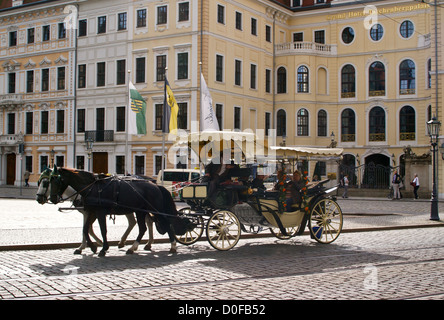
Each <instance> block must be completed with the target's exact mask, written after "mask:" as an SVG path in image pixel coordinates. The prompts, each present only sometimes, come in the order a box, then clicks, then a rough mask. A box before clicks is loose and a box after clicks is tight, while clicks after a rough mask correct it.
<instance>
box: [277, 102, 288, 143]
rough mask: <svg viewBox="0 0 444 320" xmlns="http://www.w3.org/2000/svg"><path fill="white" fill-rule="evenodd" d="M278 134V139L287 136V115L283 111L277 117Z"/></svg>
mask: <svg viewBox="0 0 444 320" xmlns="http://www.w3.org/2000/svg"><path fill="white" fill-rule="evenodd" d="M276 134H277V136H278V137H286V136H287V113H286V112H285V110H282V109H281V110H279V111H278V112H277V115H276Z"/></svg>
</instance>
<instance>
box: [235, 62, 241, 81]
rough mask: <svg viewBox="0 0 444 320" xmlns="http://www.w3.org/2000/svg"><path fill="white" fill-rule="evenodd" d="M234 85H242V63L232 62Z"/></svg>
mask: <svg viewBox="0 0 444 320" xmlns="http://www.w3.org/2000/svg"><path fill="white" fill-rule="evenodd" d="M234 84H235V85H236V86H240V85H242V61H240V60H234Z"/></svg>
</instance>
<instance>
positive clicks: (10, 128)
mask: <svg viewBox="0 0 444 320" xmlns="http://www.w3.org/2000/svg"><path fill="white" fill-rule="evenodd" d="M7 132H8V134H15V113H8V131H7Z"/></svg>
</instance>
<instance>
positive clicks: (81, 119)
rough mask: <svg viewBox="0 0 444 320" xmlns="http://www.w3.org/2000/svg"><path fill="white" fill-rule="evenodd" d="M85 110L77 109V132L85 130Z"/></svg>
mask: <svg viewBox="0 0 444 320" xmlns="http://www.w3.org/2000/svg"><path fill="white" fill-rule="evenodd" d="M85 116H86V112H85V109H78V110H77V132H78V133H83V132H85V123H86V119H85Z"/></svg>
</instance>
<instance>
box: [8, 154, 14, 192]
mask: <svg viewBox="0 0 444 320" xmlns="http://www.w3.org/2000/svg"><path fill="white" fill-rule="evenodd" d="M15 166H16V156H15V154H14V153H9V154H7V155H6V184H7V185H9V186H13V185H14V183H15V178H16V177H15Z"/></svg>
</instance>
